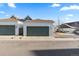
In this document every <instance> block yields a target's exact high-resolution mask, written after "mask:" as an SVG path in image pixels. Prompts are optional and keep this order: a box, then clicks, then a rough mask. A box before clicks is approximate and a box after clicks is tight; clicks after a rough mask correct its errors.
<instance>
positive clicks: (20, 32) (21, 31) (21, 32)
mask: <svg viewBox="0 0 79 59" xmlns="http://www.w3.org/2000/svg"><path fill="white" fill-rule="evenodd" d="M19 35H23V27H21V28H19Z"/></svg>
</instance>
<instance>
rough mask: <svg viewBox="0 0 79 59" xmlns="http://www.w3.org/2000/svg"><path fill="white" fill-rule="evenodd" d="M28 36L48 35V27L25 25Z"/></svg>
mask: <svg viewBox="0 0 79 59" xmlns="http://www.w3.org/2000/svg"><path fill="white" fill-rule="evenodd" d="M27 35H28V36H49V27H27Z"/></svg>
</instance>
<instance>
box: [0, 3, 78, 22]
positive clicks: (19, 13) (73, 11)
mask: <svg viewBox="0 0 79 59" xmlns="http://www.w3.org/2000/svg"><path fill="white" fill-rule="evenodd" d="M12 15H15V16H16V17H18V18H25V17H26V16H27V15H29V16H30V17H31V18H32V19H45V20H53V21H55V22H58V21H60V23H67V22H74V21H79V3H0V18H9V17H11V16H12Z"/></svg>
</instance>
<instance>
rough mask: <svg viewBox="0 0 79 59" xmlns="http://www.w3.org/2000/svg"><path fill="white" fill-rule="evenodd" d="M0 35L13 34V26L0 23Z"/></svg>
mask: <svg viewBox="0 0 79 59" xmlns="http://www.w3.org/2000/svg"><path fill="white" fill-rule="evenodd" d="M0 35H15V26H11V25H1V26H0Z"/></svg>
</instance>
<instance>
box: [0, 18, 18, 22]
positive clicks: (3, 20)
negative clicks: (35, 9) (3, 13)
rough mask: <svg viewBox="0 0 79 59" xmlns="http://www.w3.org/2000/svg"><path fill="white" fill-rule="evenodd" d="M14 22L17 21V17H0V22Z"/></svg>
mask: <svg viewBox="0 0 79 59" xmlns="http://www.w3.org/2000/svg"><path fill="white" fill-rule="evenodd" d="M7 21H8V22H12V21H13V22H16V21H17V19H14V18H6V19H0V22H7Z"/></svg>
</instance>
